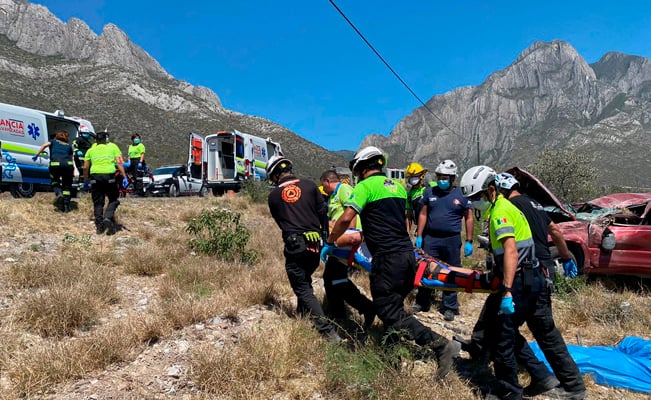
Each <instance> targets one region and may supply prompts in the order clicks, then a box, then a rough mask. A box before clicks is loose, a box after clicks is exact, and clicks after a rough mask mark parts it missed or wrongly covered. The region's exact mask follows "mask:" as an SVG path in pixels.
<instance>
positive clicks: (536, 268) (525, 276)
mask: <svg viewBox="0 0 651 400" xmlns="http://www.w3.org/2000/svg"><path fill="white" fill-rule="evenodd" d="M537 272H540V264H539V263H538V260H536V259H535V258H534V259H533V260H524V261H522V262H521V263H520V264H518V268H517V269H516V270H515V278H516V279H517V278H521V279H522V291H523V292H524V293H528V292H529V291H531V286H532V285H533V280H534V278H535V274H536V273H537Z"/></svg>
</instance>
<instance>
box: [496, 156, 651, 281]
mask: <svg viewBox="0 0 651 400" xmlns="http://www.w3.org/2000/svg"><path fill="white" fill-rule="evenodd" d="M507 172H510V173H511V174H513V175H514V176H515V177H516V178H517V179H518V181H519V182H520V186H521V188H522V191H523V192H524V193H526V194H528V195H529V196H531V197H532V198H534V199H536V200H537V201H538V202H540V203H541V204H542V205H543V207H545V210H546V211H547V213H548V214H549V216H550V217H551V219H552V220H553V221H554V222H555V223H557V224H558V226H559V228H560V229H561V232H563V235H564V236H565V241H566V242H567V244H568V247H569V249H570V251H571V252H572V254H573V256H574V258H575V260H576V264H577V266H578V267H579V273H587V274H600V275H633V276H639V277H645V278H649V277H651V193H615V194H610V195H607V196H603V197H599V198H596V199H594V200H591V201H588V202H585V203H581V204H573V205H566V204H563V203H562V202H561V201H560V200H558V198H556V196H555V195H554V194H553V193H551V192H550V191H549V190H548V189H547V188H546V187H545V185H543V184H542V182H540V181H539V180H538V179H537V178H536V177H535V176H533V175H532V174H531V173H529V172H527V171H525V170H523V169H520V168H517V167H515V168H511V169H510V170H508V171H507ZM549 242H550V247H551V248H552V255H555V256H556V257H557V254H558V252H557V251H555V250H556V249H555V247H553V243H552V242H551V239H550V240H549ZM556 262H557V263H559V262H560V261H559V260H556ZM560 270H561V271H562V267H561V268H560Z"/></svg>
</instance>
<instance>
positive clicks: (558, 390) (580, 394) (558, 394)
mask: <svg viewBox="0 0 651 400" xmlns="http://www.w3.org/2000/svg"><path fill="white" fill-rule="evenodd" d="M587 396H588V392H587V391H586V390H585V389H581V390H577V391H574V392H568V391H567V390H565V389H564V388H563V387H562V386H557V387H555V388H553V389H551V390H548V391H546V392H545V397H548V398H550V399H567V400H583V399H585V398H586V397H587Z"/></svg>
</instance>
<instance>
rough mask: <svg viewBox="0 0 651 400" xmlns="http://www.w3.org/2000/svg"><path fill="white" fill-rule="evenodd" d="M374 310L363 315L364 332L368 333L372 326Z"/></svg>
mask: <svg viewBox="0 0 651 400" xmlns="http://www.w3.org/2000/svg"><path fill="white" fill-rule="evenodd" d="M375 316H376V314H375V309H374V308H371V309H370V310H369V311H367V312H365V313H364V330H366V331H368V330H369V329H371V326H373V321H375Z"/></svg>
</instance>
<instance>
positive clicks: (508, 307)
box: [500, 296, 515, 315]
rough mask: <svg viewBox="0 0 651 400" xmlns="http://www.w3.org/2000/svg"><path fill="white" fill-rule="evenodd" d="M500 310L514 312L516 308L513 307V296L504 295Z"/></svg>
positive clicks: (508, 312)
mask: <svg viewBox="0 0 651 400" xmlns="http://www.w3.org/2000/svg"><path fill="white" fill-rule="evenodd" d="M500 311H501V312H502V314H507V315H509V314H513V313H514V312H515V308H514V307H513V296H509V297H502V302H501V303H500Z"/></svg>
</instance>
